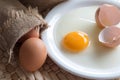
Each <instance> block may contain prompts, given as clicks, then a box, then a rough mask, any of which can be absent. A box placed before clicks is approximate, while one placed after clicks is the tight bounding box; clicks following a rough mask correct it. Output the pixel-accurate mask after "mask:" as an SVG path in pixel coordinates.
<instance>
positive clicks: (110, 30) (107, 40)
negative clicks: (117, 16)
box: [98, 26, 120, 47]
mask: <svg viewBox="0 0 120 80" xmlns="http://www.w3.org/2000/svg"><path fill="white" fill-rule="evenodd" d="M98 38H99V41H100V42H101V43H102V44H103V45H104V46H106V47H116V46H118V45H119V44H120V28H118V27H116V26H110V27H107V28H104V29H103V30H102V31H101V32H100V34H99V36H98Z"/></svg>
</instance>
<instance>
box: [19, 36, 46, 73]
mask: <svg viewBox="0 0 120 80" xmlns="http://www.w3.org/2000/svg"><path fill="white" fill-rule="evenodd" d="M46 57H47V51H46V47H45V45H44V43H43V41H42V40H40V39H38V38H30V39H27V40H26V41H25V42H24V43H23V45H22V46H21V48H20V52H19V61H20V65H21V66H22V67H23V68H24V69H25V70H27V71H30V72H32V71H36V70H37V69H39V68H40V67H41V66H42V65H43V64H44V62H45V60H46Z"/></svg>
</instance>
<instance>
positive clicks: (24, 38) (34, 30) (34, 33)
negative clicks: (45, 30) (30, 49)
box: [18, 26, 40, 43]
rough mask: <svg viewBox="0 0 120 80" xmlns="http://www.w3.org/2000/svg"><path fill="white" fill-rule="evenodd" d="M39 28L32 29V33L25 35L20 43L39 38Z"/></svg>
mask: <svg viewBox="0 0 120 80" xmlns="http://www.w3.org/2000/svg"><path fill="white" fill-rule="evenodd" d="M39 36H40V35H39V26H37V27H35V28H34V29H32V30H31V31H29V32H28V33H26V34H25V35H23V36H22V37H21V38H20V39H19V40H18V41H19V42H22V43H23V42H24V41H25V40H27V39H29V38H32V37H36V38H39Z"/></svg>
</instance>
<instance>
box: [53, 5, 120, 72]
mask: <svg viewBox="0 0 120 80" xmlns="http://www.w3.org/2000/svg"><path fill="white" fill-rule="evenodd" d="M97 8H98V6H90V7H82V8H78V9H76V10H72V11H70V12H68V13H67V14H65V15H63V16H62V17H61V18H60V19H59V20H58V22H57V23H56V24H55V28H54V38H55V43H56V45H57V47H58V48H59V50H60V52H61V54H62V55H64V56H65V57H66V58H67V59H68V60H70V61H71V62H74V63H75V64H77V65H80V66H84V67H87V68H93V69H94V68H95V69H100V70H103V69H110V68H115V67H116V66H120V64H119V62H120V59H119V56H120V50H119V48H120V47H117V48H114V49H111V48H106V47H104V46H102V44H101V43H100V42H98V34H99V32H100V31H101V29H100V28H99V27H98V26H97V24H96V22H95V12H96V10H97ZM72 31H83V32H85V33H87V34H88V37H89V39H90V44H89V46H88V47H87V48H86V49H85V50H84V51H82V52H79V53H73V52H69V51H67V50H65V49H64V48H63V47H62V46H61V40H62V39H63V38H64V36H65V35H66V34H67V33H69V32H72ZM111 63H112V64H111Z"/></svg>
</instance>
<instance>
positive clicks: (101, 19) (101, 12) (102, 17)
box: [95, 4, 120, 28]
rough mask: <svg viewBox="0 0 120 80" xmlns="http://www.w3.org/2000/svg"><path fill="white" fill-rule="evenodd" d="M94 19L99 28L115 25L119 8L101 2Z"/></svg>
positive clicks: (118, 16)
mask: <svg viewBox="0 0 120 80" xmlns="http://www.w3.org/2000/svg"><path fill="white" fill-rule="evenodd" d="M95 19H96V22H97V25H98V26H99V27H101V28H104V27H106V26H112V25H116V24H118V23H119V22H120V10H119V8H117V7H116V6H114V5H109V4H103V5H101V6H100V7H99V8H98V9H97V11H96V14H95Z"/></svg>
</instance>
